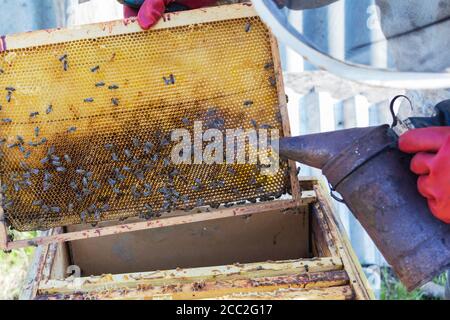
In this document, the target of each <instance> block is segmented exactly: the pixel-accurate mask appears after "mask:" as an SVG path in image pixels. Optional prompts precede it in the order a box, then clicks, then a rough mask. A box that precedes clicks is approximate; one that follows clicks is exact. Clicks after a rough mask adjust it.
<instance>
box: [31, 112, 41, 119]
mask: <svg viewBox="0 0 450 320" xmlns="http://www.w3.org/2000/svg"><path fill="white" fill-rule="evenodd" d="M38 115H39V112H38V111H34V112H31V113H30V118H35V117H37V116H38Z"/></svg>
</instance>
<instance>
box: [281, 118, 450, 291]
mask: <svg viewBox="0 0 450 320" xmlns="http://www.w3.org/2000/svg"><path fill="white" fill-rule="evenodd" d="M395 144H396V138H395V137H394V136H393V134H391V132H390V129H389V127H388V126H387V125H384V126H379V127H369V128H355V129H347V130H341V131H335V132H327V133H320V134H312V135H305V136H300V137H292V138H284V139H282V140H280V156H282V157H286V158H289V159H291V160H295V161H298V162H301V163H304V164H306V165H309V166H312V167H315V168H319V169H322V171H323V174H324V175H325V176H326V177H327V178H328V180H329V182H330V184H331V186H332V187H333V188H334V189H335V190H336V191H338V192H339V193H340V194H341V195H342V197H343V199H344V201H345V203H346V204H347V206H348V207H349V208H350V210H351V211H352V212H353V214H354V215H355V217H356V218H357V219H358V220H359V221H360V222H361V224H362V226H363V227H364V229H365V230H366V231H367V232H368V234H369V235H370V237H371V238H372V239H373V241H374V242H375V244H376V245H377V247H378V248H379V250H380V251H381V253H382V254H383V255H384V257H385V258H386V260H387V261H388V263H389V264H390V265H391V266H392V267H393V269H394V271H395V272H396V273H397V275H398V276H399V278H400V279H401V281H402V282H403V283H404V284H405V285H406V287H407V288H408V289H410V290H412V289H414V288H416V287H418V286H420V285H421V284H423V283H425V282H427V281H429V280H431V279H432V278H433V277H434V276H436V275H438V274H439V273H441V272H443V271H444V270H445V269H446V268H448V267H450V225H446V224H444V223H443V222H440V221H439V220H437V219H435V218H434V217H433V216H432V214H431V212H430V211H429V209H428V206H427V203H426V200H425V199H424V198H423V197H422V196H421V195H420V194H419V193H418V191H417V189H416V182H417V177H416V176H415V175H414V174H413V173H412V172H411V171H410V170H409V162H410V159H411V157H410V156H409V155H406V154H404V153H402V152H401V151H399V150H398V149H397V148H395V147H394V145H395Z"/></svg>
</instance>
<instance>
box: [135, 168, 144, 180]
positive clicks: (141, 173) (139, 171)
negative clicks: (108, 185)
mask: <svg viewBox="0 0 450 320" xmlns="http://www.w3.org/2000/svg"><path fill="white" fill-rule="evenodd" d="M134 175H135V177H136V178H137V179H138V180H141V181H142V180H144V173H143V172H142V171H141V170H137V171H136V172H135V173H134Z"/></svg>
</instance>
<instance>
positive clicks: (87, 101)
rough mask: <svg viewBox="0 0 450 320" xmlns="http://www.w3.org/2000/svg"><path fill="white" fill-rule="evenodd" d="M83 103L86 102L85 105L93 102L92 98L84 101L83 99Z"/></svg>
mask: <svg viewBox="0 0 450 320" xmlns="http://www.w3.org/2000/svg"><path fill="white" fill-rule="evenodd" d="M84 102H86V103H91V102H94V98H86V99H84Z"/></svg>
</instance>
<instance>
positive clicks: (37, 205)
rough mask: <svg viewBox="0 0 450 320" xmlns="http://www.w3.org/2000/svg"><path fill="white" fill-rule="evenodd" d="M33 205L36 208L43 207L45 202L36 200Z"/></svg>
mask: <svg viewBox="0 0 450 320" xmlns="http://www.w3.org/2000/svg"><path fill="white" fill-rule="evenodd" d="M31 204H32V205H33V206H35V207H41V206H42V205H43V204H44V202H43V201H42V200H34V201H33V202H32V203H31Z"/></svg>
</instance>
